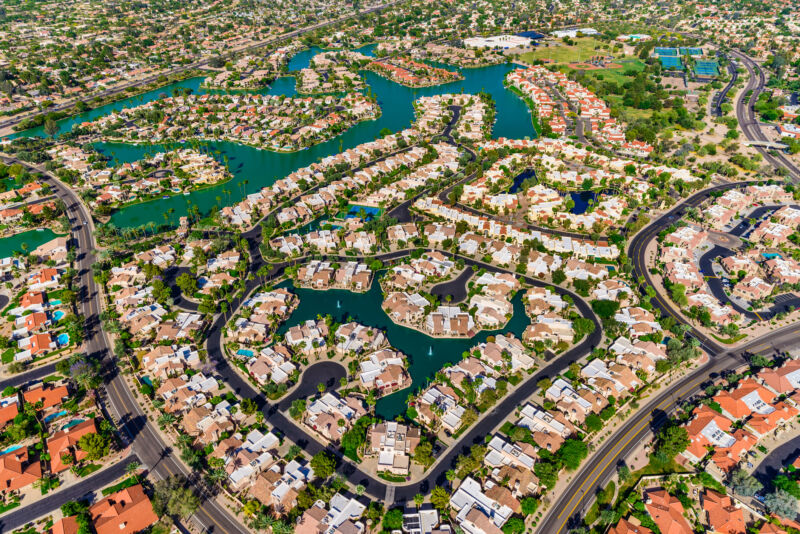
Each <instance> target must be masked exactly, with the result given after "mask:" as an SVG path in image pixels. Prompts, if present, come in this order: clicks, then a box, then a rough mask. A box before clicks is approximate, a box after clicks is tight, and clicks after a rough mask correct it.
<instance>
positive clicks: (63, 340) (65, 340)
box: [57, 334, 69, 347]
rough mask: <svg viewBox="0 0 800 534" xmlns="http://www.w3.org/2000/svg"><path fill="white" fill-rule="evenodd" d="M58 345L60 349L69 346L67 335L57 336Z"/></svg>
mask: <svg viewBox="0 0 800 534" xmlns="http://www.w3.org/2000/svg"><path fill="white" fill-rule="evenodd" d="M57 339H58V344H59V345H61V346H62V347H63V346H64V345H69V334H58V338H57Z"/></svg>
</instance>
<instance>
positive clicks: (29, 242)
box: [0, 228, 58, 258]
mask: <svg viewBox="0 0 800 534" xmlns="http://www.w3.org/2000/svg"><path fill="white" fill-rule="evenodd" d="M57 237H58V234H56V233H55V232H53V231H52V230H50V229H49V228H43V229H38V230H29V231H27V232H20V233H19V234H14V235H12V236H9V237H4V238H2V239H0V258H8V257H9V256H13V255H14V252H23V253H26V254H27V253H29V252H31V251H32V250H34V249H35V248H36V247H38V246H39V245H43V244H45V243H47V242H48V241H52V240H53V239H55V238H57Z"/></svg>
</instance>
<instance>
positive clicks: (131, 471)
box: [125, 460, 142, 482]
mask: <svg viewBox="0 0 800 534" xmlns="http://www.w3.org/2000/svg"><path fill="white" fill-rule="evenodd" d="M141 467H142V464H140V463H139V462H137V461H136V460H134V461H132V462H131V463H129V464H128V465H126V466H125V472H126V473H127V474H128V475H131V476H132V477H133V478H135V479H136V482H139V474H138V471H139V469H140V468H141Z"/></svg>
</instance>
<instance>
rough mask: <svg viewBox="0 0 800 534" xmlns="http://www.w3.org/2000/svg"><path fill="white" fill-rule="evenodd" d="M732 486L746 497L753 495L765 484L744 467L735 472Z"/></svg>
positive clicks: (732, 477)
mask: <svg viewBox="0 0 800 534" xmlns="http://www.w3.org/2000/svg"><path fill="white" fill-rule="evenodd" d="M731 486H732V487H733V491H735V492H736V493H738V494H739V495H743V496H745V497H752V496H753V495H755V494H756V493H758V492H759V491H761V490H762V489H763V488H764V485H763V484H762V483H761V482H759V481H758V479H757V478H756V477H754V476H753V475H751V474H749V473H748V472H747V471H745V470H744V469H737V470H736V471H734V472H733V475H732V476H731Z"/></svg>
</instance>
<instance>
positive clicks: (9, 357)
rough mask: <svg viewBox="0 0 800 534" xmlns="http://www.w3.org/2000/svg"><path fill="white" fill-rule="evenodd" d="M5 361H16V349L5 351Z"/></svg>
mask: <svg viewBox="0 0 800 534" xmlns="http://www.w3.org/2000/svg"><path fill="white" fill-rule="evenodd" d="M2 358H3V363H11V362H13V361H14V349H13V348H10V349H6V350H4V351H3V356H2Z"/></svg>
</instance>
